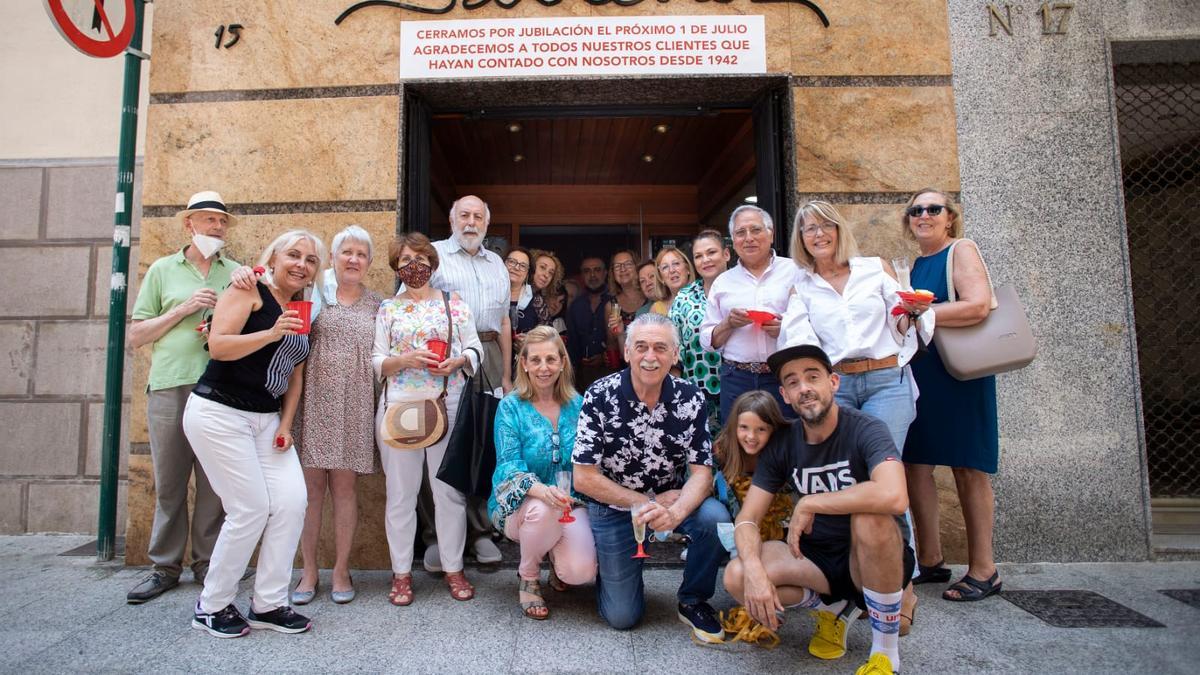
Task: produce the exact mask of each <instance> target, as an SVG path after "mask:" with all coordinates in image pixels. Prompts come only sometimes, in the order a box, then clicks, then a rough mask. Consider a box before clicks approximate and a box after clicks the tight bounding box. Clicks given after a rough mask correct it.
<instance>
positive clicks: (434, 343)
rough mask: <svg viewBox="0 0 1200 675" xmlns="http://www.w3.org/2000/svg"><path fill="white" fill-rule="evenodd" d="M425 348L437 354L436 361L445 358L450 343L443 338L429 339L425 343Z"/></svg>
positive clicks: (448, 351)
mask: <svg viewBox="0 0 1200 675" xmlns="http://www.w3.org/2000/svg"><path fill="white" fill-rule="evenodd" d="M425 348H426V349H428V350H429V351H431V352H433V353H434V354H437V360H438V363H441V362H442V361H445V360H446V356H447V355H449V354H450V343H449V342H446V341H445V340H429V341H428V342H426V343H425Z"/></svg>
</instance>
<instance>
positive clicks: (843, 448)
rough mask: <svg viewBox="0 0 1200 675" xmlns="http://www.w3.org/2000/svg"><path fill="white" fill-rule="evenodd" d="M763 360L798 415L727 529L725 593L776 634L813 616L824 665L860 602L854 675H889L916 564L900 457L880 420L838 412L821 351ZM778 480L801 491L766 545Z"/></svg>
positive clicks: (840, 645)
mask: <svg viewBox="0 0 1200 675" xmlns="http://www.w3.org/2000/svg"><path fill="white" fill-rule="evenodd" d="M768 363H769V365H770V367H771V370H772V371H774V372H775V374H776V376H777V377H778V378H779V381H780V382H781V386H780V393H781V394H782V395H783V398H784V400H785V401H787V403H788V404H789V405H791V406H792V408H793V409H794V410H795V411H796V414H797V415H798V416H799V419H798V420H797V422H796V423H793V425H792V426H791V428H790V429H787V430H785V431H783V432H782V433H780V434H777V435H776V437H775V439H773V440H772V443H771V444H770V445H769V446H768V447H767V448H765V449H764V450H763V452H762V454H761V455H760V457H759V460H758V465H757V467H756V468H755V471H754V480H753V484H752V486H751V488H750V491H749V492H748V494H747V495H746V500H745V503H744V504H743V505H742V509H741V511H739V512H738V516H737V522H736V523H735V525H734V536H735V539H736V542H737V550H738V557H737V558H735V559H734V560H732V561H730V563H729V565H728V566H727V568H726V571H725V586H726V588H727V589H728V590H729V592H730V593H731V594H732V595H733V596H734V597H736V598H737V599H739V600H741V601H742V603H743V604H744V605H745V606H746V610H747V611H748V612H749V613H750V616H752V617H753V618H754V619H756V620H757V621H759V622H761V623H762V624H763V625H765V626H766V627H768V628H770V629H771V630H776V629H777V628H778V627H779V624H780V617H781V615H782V613H783V610H784V608H785V607H803V608H808V609H813V610H816V614H817V630H816V633H815V634H814V636H813V638H812V642H811V643H810V644H809V652H810V653H812V654H813V655H814V656H817V657H819V658H825V659H833V658H838V657H840V656H842V655H843V654H845V652H846V625H847V621H848V620H849V618H848V615H847V614H846V610H848V609H849V610H850V615H852V614H854V613H856V612H855V611H854V606H855V605H857V606H859V607H865V608H866V609H867V610H868V611H869V613H870V617H871V634H872V641H871V657H870V660H869V661H868V662H867V663H866V664H865V665H864V666H862V667H861V668H859V670H858V673H859V674H860V675H865V674H867V673H892V672H893V669H898V668H899V665H900V658H899V652H898V649H897V645H898V638H899V630H900V594H901V588H902V586H903V583H904V580H906V579H908V578H910V577H911V576H912V570H913V565H914V562H915V561H914V560H913V556H912V551H911V549H909V548H908V547H907V546H905V543H904V542H905V540H906V525H905V522H904V519H903V515H904V511H905V509H907V508H908V492H907V490H906V488H905V482H904V465H903V464H902V463H901V462H900V453H899V452H898V451H897V450H896V446H895V444H894V443H893V442H892V439H891V434H890V433H888V429H887V426H886V425H884V423H883V422H881V421H879V420H878V419H876V418H874V417H872V416H870V415H868V414H866V413H863V412H860V411H858V410H853V409H850V408H839V407H838V405H837V403H836V402H835V401H834V398H833V393H834V392H835V391H836V390H837V387H838V375H837V373H835V372H834V371H833V367H832V366H831V364H830V363H829V357H828V356H826V354H825V352H824V351H822V350H821V349H820V348H819V347H816V346H813V345H799V346H795V347H788V348H786V349H782V350H780V351H778V352H775V353H774V354H772V355H771V357H770V358H769V359H768ZM785 483H790V484H791V486H792V487H793V488H794V489H795V490H796V491H797V492H798V493H799V495H800V499H799V500H798V501H797V503H796V508H795V510H794V511H793V512H792V518H791V523H790V525H789V529H788V537H787V542H786V543H785V542H780V541H772V542H766V543H764V542H763V541H762V538H761V537H760V536H759V530H758V523H759V521H760V520H761V519H762V517H763V515H764V514H765V513H766V512H767V507H768V506H769V505H770V503H771V499H772V497H773V496H774V494H775V493H776V492H778V491H779V490H780V489H782V488H783V487H784V485H785ZM743 526H745V527H743Z"/></svg>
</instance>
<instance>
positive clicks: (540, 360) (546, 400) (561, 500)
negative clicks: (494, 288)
mask: <svg viewBox="0 0 1200 675" xmlns="http://www.w3.org/2000/svg"><path fill="white" fill-rule="evenodd" d="M582 403H583V398H582V397H581V396H580V395H579V393H578V392H576V391H575V386H574V384H573V383H572V377H571V361H570V359H568V358H567V348H566V346H565V345H563V341H562V339H561V338H560V337H559V336H558V331H556V330H555V329H554V328H553V327H552V326H538V327H536V328H534V329H532V330H530V331H529V332H528V333H527V334H526V336H525V341H524V343H523V344H522V346H521V352H520V354H519V356H518V362H517V376H516V383H515V386H514V387H513V391H512V393H510V394H509V395H508V396H505V397H504V399H503V400H501V401H500V406H499V408H498V409H497V411H496V427H495V429H496V472H495V473H494V474H493V476H492V486H493V490H492V496H491V498H490V499H489V500H488V514H489V515H490V516H491V519H492V524H494V525H495V526H496V529H497V530H499V531H501V532H503V533H504V535H505V536H506V537H508V538H509V539H511V540H513V541H516V542H519V543H520V545H521V563H520V565H519V567H518V568H517V574H518V576H519V577H520V580H521V581H520V586H519V588H518V601H519V602H520V605H521V610H522V611H523V612H524V614H525V616H528V617H529V618H531V619H538V620H541V619H545V618H546V617H548V616H549V615H550V610H549V608H548V607H547V606H546V601H545V598H544V597H543V595H542V589H541V584H540V582H541V564H542V559H543V558H545V557H546V555H547V554H549V556H550V564H551V568H550V586H551V587H552V588H554V589H555V590H559V591H561V590H565V588H566V584H572V585H579V584H585V583H588V582H590V581H592V580H594V579H595V578H596V545H595V543H594V542H593V540H592V529H591V525H590V523H589V521H588V515H587V509H586V508H584V507H583V506H577V504H578V496H577V495H576V494H575V493H574V492H573V491H572V490H571V488H570V487H566V489H563V488H562V487H560V484H559V482H558V474H559V473H560V472H565V473H566V474H567V475H570V474H571V450H572V449H573V448H574V446H575V427H576V424H577V423H578V421H579V408H580V406H581V405H582ZM567 485H569V483H568V484H567ZM566 509H570V513H571V515H572V516H573V517H574V520H573V521H572V522H568V523H563V522H562V521H561V520H560V516H561V515H563V513H564V510H566Z"/></svg>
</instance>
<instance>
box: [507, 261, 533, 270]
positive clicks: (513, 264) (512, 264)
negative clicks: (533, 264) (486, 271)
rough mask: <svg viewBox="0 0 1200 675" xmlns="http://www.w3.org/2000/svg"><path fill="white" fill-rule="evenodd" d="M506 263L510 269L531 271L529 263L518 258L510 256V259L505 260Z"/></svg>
mask: <svg viewBox="0 0 1200 675" xmlns="http://www.w3.org/2000/svg"><path fill="white" fill-rule="evenodd" d="M504 264H505V265H507V266H508V268H509V269H510V270H516V271H518V272H528V271H529V263H523V262H521V261H520V260H517V259H516V258H509V259H508V260H505V261H504Z"/></svg>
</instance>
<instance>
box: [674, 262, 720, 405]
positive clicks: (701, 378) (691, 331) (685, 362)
mask: <svg viewBox="0 0 1200 675" xmlns="http://www.w3.org/2000/svg"><path fill="white" fill-rule="evenodd" d="M706 312H708V298H707V297H706V296H705V295H704V280H703V279H697V280H695V281H693V282H692V283H690V284H688V285H687V286H684V287H683V288H681V289H679V294H678V295H676V296H675V302H673V303H671V311H670V312H669V313H668V314H667V316H669V317H670V318H671V321H674V322H675V327H676V328H678V329H679V367H680V370H682V371H683V379H685V380H687V381H688V382H691V383H692V384H694V385H696V386H697V387H700V388H701V389H703V390H704V391H705V392H706V393H708V394H711V395H713V396H717V395H719V394H720V393H721V354H720V353H719V352H710V351H706V350H705V349H704V347H702V346H700V324H702V323H704V315H705V313H706Z"/></svg>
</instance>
